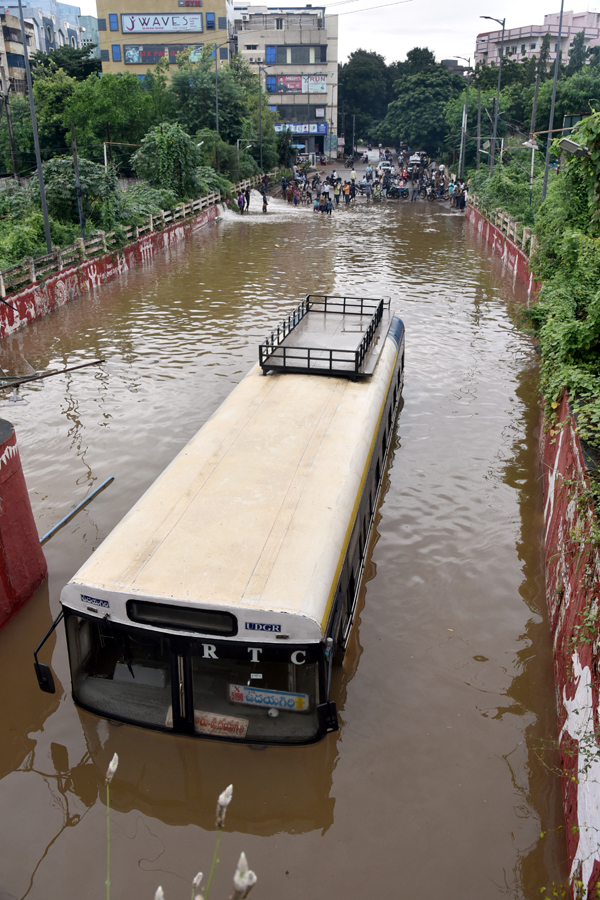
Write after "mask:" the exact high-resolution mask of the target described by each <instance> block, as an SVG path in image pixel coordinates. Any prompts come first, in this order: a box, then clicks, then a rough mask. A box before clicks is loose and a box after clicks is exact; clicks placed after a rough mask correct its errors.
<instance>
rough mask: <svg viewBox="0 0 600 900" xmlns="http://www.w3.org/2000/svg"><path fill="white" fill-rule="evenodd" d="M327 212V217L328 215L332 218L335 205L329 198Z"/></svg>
mask: <svg viewBox="0 0 600 900" xmlns="http://www.w3.org/2000/svg"><path fill="white" fill-rule="evenodd" d="M326 210H327V215H328V216H330V215H331V213H332V212H333V203H332V201H331V200H330V199H329V197H328V198H327V204H326Z"/></svg>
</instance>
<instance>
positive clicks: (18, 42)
mask: <svg viewBox="0 0 600 900" xmlns="http://www.w3.org/2000/svg"><path fill="white" fill-rule="evenodd" d="M0 24H1V26H2V31H1V34H0V90H1V91H2V93H8V91H9V90H11V91H15V92H16V93H18V94H24V93H25V56H24V49H23V32H22V31H21V21H20V19H18V18H17V16H13V15H11V14H10V13H8V12H5V13H1V14H0ZM25 35H26V38H27V49H28V51H29V53H35V51H36V50H37V49H38V48H37V45H36V42H35V30H34V27H33V24H32V23H31V22H25Z"/></svg>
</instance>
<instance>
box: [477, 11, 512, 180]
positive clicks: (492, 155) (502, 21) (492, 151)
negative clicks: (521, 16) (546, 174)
mask: <svg viewBox="0 0 600 900" xmlns="http://www.w3.org/2000/svg"><path fill="white" fill-rule="evenodd" d="M479 18H480V19H490V20H491V21H492V22H497V23H498V25H502V39H501V42H500V62H499V63H498V87H497V88H496V107H495V109H494V127H493V130H492V146H491V147H490V175H493V174H494V159H495V155H496V136H497V134H498V113H499V111H500V80H501V78H502V60H503V58H504V26H505V25H506V19H495V18H494V16H479Z"/></svg>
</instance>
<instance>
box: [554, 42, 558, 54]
mask: <svg viewBox="0 0 600 900" xmlns="http://www.w3.org/2000/svg"><path fill="white" fill-rule="evenodd" d="M554 52H555V53H558V44H555V45H554Z"/></svg>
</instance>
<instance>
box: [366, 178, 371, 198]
mask: <svg viewBox="0 0 600 900" xmlns="http://www.w3.org/2000/svg"><path fill="white" fill-rule="evenodd" d="M365 197H366V198H367V203H368V202H369V200H370V199H371V182H370V181H367V182H365Z"/></svg>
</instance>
